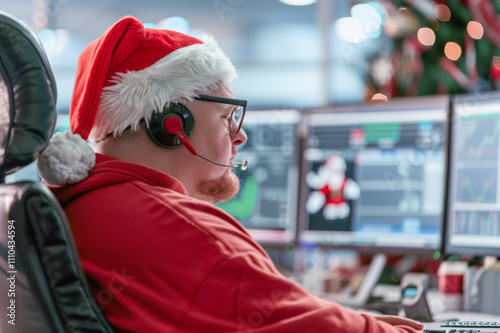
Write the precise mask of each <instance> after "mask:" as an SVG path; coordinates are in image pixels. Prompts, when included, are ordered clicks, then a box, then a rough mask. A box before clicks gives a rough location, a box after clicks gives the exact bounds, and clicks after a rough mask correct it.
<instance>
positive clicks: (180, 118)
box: [146, 103, 248, 171]
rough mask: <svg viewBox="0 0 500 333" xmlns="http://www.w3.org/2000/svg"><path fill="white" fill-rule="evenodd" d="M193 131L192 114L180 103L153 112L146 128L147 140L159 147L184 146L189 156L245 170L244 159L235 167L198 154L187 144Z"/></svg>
mask: <svg viewBox="0 0 500 333" xmlns="http://www.w3.org/2000/svg"><path fill="white" fill-rule="evenodd" d="M193 131H194V117H193V114H192V113H191V111H190V110H189V109H188V107H187V106H185V105H184V104H181V103H169V104H165V106H164V107H163V110H162V111H161V112H153V114H152V116H151V121H150V123H149V126H146V132H147V133H148V136H149V138H150V139H151V141H153V143H154V144H156V145H157V146H159V147H162V148H169V149H172V148H178V147H180V146H181V145H184V146H185V147H186V149H187V150H188V151H189V152H190V153H191V154H193V155H194V156H198V157H200V158H202V159H204V160H205V161H207V162H210V163H212V164H215V165H218V166H222V167H226V168H234V167H240V168H241V170H242V171H243V170H245V169H246V168H247V165H248V160H247V159H246V158H245V159H244V160H243V162H234V164H235V165H227V164H221V163H216V162H213V161H211V160H209V159H208V158H205V157H203V156H201V155H200V154H198V153H197V152H196V149H194V147H193V145H192V144H191V142H189V138H190V137H191V135H192V134H193Z"/></svg>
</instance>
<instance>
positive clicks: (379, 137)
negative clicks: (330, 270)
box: [300, 96, 449, 253]
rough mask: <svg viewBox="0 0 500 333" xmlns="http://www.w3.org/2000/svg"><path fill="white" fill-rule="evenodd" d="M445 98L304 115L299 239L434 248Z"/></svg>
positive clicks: (372, 247) (389, 248)
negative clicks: (304, 130)
mask: <svg viewBox="0 0 500 333" xmlns="http://www.w3.org/2000/svg"><path fill="white" fill-rule="evenodd" d="M448 106H449V100H448V97H447V96H443V97H441V96H439V97H435V98H414V99H401V100H399V101H395V102H392V103H389V104H385V105H378V106H367V105H363V106H352V107H344V108H330V109H323V110H312V112H311V113H310V114H309V115H308V117H307V121H308V134H307V139H306V142H305V144H304V146H305V149H304V158H303V170H302V171H303V172H302V175H303V176H302V178H303V182H302V186H303V187H302V188H303V189H304V190H303V195H302V205H301V206H302V207H303V212H302V213H301V217H302V223H301V224H302V226H301V229H302V230H301V233H300V241H301V242H302V243H303V244H311V243H312V244H321V245H325V246H331V247H346V248H356V249H357V250H359V251H363V250H365V251H369V252H398V253H404V252H405V249H408V250H411V251H416V252H421V251H423V252H431V251H434V250H438V249H440V243H441V224H442V213H443V203H444V184H445V181H444V170H445V146H446V128H447V126H446V120H447V116H448V114H447V113H448Z"/></svg>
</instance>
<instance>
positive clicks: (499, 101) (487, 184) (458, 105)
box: [444, 93, 500, 256]
mask: <svg viewBox="0 0 500 333" xmlns="http://www.w3.org/2000/svg"><path fill="white" fill-rule="evenodd" d="M499 123H500V94H499V93H483V94H473V95H462V96H456V97H455V98H454V99H453V103H452V117H451V126H450V153H449V163H448V173H449V181H448V204H447V206H448V209H447V218H446V232H445V239H444V251H445V253H446V254H467V255H477V256H481V255H496V256H499V255H500V228H499V224H498V223H499V218H500V196H499V194H500V191H499V184H500V183H499V181H498V179H499V166H500V163H499V158H500V154H499V152H500V149H499V126H500V124H499Z"/></svg>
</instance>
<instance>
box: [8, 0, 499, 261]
mask: <svg viewBox="0 0 500 333" xmlns="http://www.w3.org/2000/svg"><path fill="white" fill-rule="evenodd" d="M289 2H292V1H290V0H288V1H278V0H209V1H205V0H184V1H152V0H144V1H135V0H126V1H118V0H100V1H94V0H91V1H77V0H32V1H27V0H22V1H16V2H13V1H3V0H0V10H2V11H5V12H7V13H9V14H11V15H13V16H15V17H16V18H19V19H22V20H23V21H25V22H26V23H27V24H28V25H30V26H31V27H32V28H33V29H34V30H35V31H37V34H38V36H39V38H40V39H41V41H42V43H43V45H44V47H45V50H46V52H47V54H48V56H49V61H50V63H51V65H52V67H53V71H54V74H55V76H56V81H57V88H58V104H57V110H58V113H60V114H61V115H65V114H67V113H68V109H69V103H70V98H71V92H72V88H73V81H74V75H75V69H76V62H77V58H78V55H79V54H80V52H81V51H82V50H83V48H84V47H85V46H86V45H87V44H88V43H89V42H91V41H92V40H94V39H95V38H97V37H99V36H100V35H101V34H102V33H103V32H104V31H105V30H106V29H107V28H108V27H109V26H110V25H111V24H113V23H114V22H115V21H117V20H118V19H120V18H121V17H123V16H125V15H133V16H135V17H137V18H138V19H140V20H141V21H142V22H144V23H147V26H150V27H159V28H166V29H173V30H179V31H182V32H186V33H188V34H191V35H194V36H201V35H202V34H203V33H209V34H212V35H213V36H214V37H215V38H216V40H218V42H219V44H220V45H221V47H222V49H223V50H225V52H226V54H227V55H228V56H229V57H230V58H231V59H232V61H233V63H234V64H235V66H236V68H237V69H238V71H239V76H240V77H239V79H238V80H236V81H235V82H234V85H233V88H234V90H235V93H236V95H237V97H238V98H244V99H248V100H249V110H258V109H267V110H275V111H276V112H274V113H273V115H274V116H275V117H276V116H280V115H283V113H279V112H277V110H288V109H298V110H299V111H300V112H303V113H306V112H308V110H309V111H310V110H312V109H315V108H321V107H327V106H334V107H341V106H343V105H360V104H362V103H372V102H377V103H378V104H377V103H376V104H377V105H380V101H385V100H395V99H396V98H397V97H410V96H417V95H421V96H430V95H446V94H464V93H468V94H471V95H472V96H473V95H475V94H477V93H481V92H487V91H493V90H496V88H497V86H496V84H497V82H498V80H500V58H499V56H500V52H499V45H500V32H499V30H500V29H498V28H497V27H496V25H495V18H496V15H497V14H496V13H497V12H500V8H499V9H497V8H496V6H498V4H497V3H496V2H493V1H487V0H486V1H481V6H478V5H477V4H476V6H475V7H474V6H473V4H475V2H474V1H458V0H455V1H430V0H425V1H396V0H394V1H344V0H336V1H333V0H317V1H312V0H311V1H306V0H303V1H302V2H303V4H304V5H302V6H297V5H290V4H288V3H289ZM474 8H477V9H474ZM416 103H418V102H416ZM332 110H334V109H330V111H332ZM335 110H337V111H339V109H335ZM441 110H443V109H441ZM327 112H328V111H327ZM278 118H279V117H278ZM61 119H63V121H64V119H65V118H64V117H62V118H61ZM281 125H283V122H281ZM419 126H420V125H419ZM443 126H444V125H443ZM62 127H64V124H63V125H62ZM444 127H445V126H444ZM422 128H429V126H427V127H426V126H423V127H422ZM294 130H296V131H299V130H300V129H298V128H297V129H294ZM280 133H281V132H280ZM297 133H298V132H297ZM297 147H298V148H297V151H298V150H299V148H300V145H299V146H297ZM444 148H446V147H445V146H443V149H444ZM298 159H299V157H296V158H295V161H296V162H297V165H299V164H300V161H299V160H298ZM315 167H317V166H315ZM32 170H33V169H32ZM293 172H295V175H297V176H298V175H299V173H298V171H297V170H295V171H292V173H293ZM442 185H443V186H444V183H443V184H442ZM295 199H296V200H299V199H300V198H299V197H298V196H297V197H296V198H295ZM302 199H303V198H302ZM302 203H303V201H302ZM299 218H300V212H297V216H296V218H295V220H294V222H293V223H294V224H295V221H296V220H298V219H299ZM302 227H303V226H302ZM296 231H297V230H293V232H296ZM288 241H289V243H290V244H292V246H287V245H286V244H285V246H281V247H277V248H276V247H270V248H267V250H268V251H269V253H270V254H271V256H272V257H273V259H274V260H275V262H277V263H278V264H280V265H282V266H284V267H286V268H289V269H294V268H296V263H297V260H296V257H295V256H294V254H295V252H294V249H295V246H296V245H297V244H298V241H297V239H291V240H288ZM280 245H284V244H280ZM342 258H348V259H347V260H350V258H352V257H349V256H343V257H342ZM313 261H314V260H313ZM316 262H317V261H316Z"/></svg>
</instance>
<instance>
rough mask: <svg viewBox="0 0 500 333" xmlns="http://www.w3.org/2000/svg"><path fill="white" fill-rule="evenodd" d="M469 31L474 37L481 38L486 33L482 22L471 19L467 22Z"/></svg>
mask: <svg viewBox="0 0 500 333" xmlns="http://www.w3.org/2000/svg"><path fill="white" fill-rule="evenodd" d="M467 33H468V34H469V36H471V37H472V38H474V39H481V38H482V37H483V34H484V28H483V26H482V25H481V23H479V22H476V21H470V22H469V23H468V24H467Z"/></svg>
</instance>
